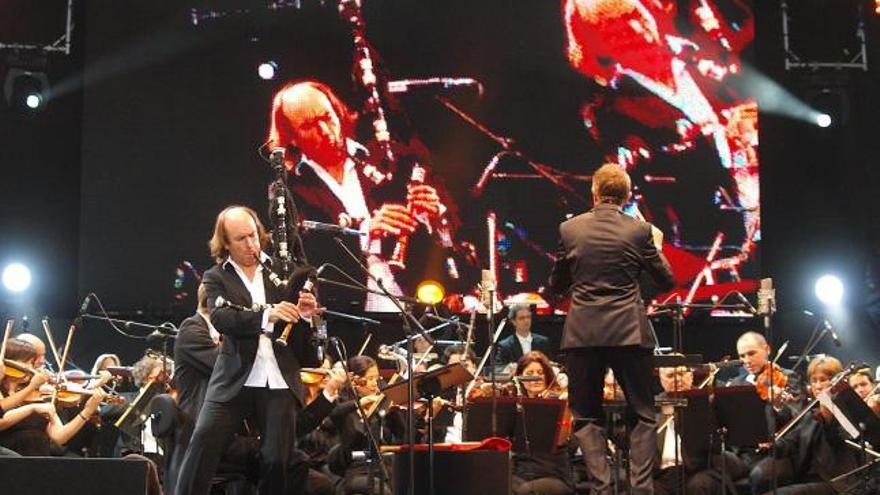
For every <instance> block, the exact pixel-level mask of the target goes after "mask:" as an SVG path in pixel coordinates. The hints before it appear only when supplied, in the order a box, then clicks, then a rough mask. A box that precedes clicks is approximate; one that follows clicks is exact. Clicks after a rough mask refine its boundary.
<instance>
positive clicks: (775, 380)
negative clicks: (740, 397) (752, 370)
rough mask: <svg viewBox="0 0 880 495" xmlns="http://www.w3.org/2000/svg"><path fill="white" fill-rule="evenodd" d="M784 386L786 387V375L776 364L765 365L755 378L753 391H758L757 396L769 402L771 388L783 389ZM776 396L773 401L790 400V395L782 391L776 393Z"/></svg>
mask: <svg viewBox="0 0 880 495" xmlns="http://www.w3.org/2000/svg"><path fill="white" fill-rule="evenodd" d="M786 385H788V375H786V374H785V373H784V372H783V371H782V367H780V366H779V365H778V364H776V363H767V366H764V369H763V370H762V371H761V373H759V374H758V376H756V377H755V389H756V390H757V391H758V396H759V397H761V399H762V400H765V401H767V400H770V391H771V387H772V388H773V389H784V388H785V386H786ZM776 396H777V397H774V399H775V398H780V399H782V400H790V398H791V394H789V393H788V392H785V391H784V390H783V391H782V392H781V393H777V394H776Z"/></svg>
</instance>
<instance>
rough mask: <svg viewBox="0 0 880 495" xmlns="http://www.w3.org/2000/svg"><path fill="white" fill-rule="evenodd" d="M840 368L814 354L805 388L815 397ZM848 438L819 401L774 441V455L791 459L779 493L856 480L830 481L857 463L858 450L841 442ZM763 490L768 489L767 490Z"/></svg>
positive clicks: (821, 493)
mask: <svg viewBox="0 0 880 495" xmlns="http://www.w3.org/2000/svg"><path fill="white" fill-rule="evenodd" d="M841 371H843V366H842V365H841V364H840V361H838V360H837V359H836V358H834V357H831V356H827V357H818V358H815V359H813V360H812V361H810V364H809V365H808V366H807V379H808V381H809V387H808V388H809V392H810V394H811V395H812V396H813V397H815V396H817V395H818V394H820V393H821V392H822V391H824V390H826V389H827V388H828V387H830V386H831V380H832V379H833V378H834V376H835V375H837V374H838V373H840V372H841ZM847 438H849V437H848V434H847V433H846V432H845V431H844V430H843V428H842V427H841V426H840V424H839V423H838V422H837V420H836V419H835V418H834V416H833V415H832V414H831V412H830V411H829V410H828V409H826V408H825V406H824V405H822V404H819V405H818V409H817V410H816V411H815V412H814V413H808V414H807V415H806V416H804V418H803V419H801V420H800V422H799V423H798V424H797V426H795V427H794V428H793V429H792V430H791V431H790V432H788V433H787V434H785V435H783V436H782V437H781V438H779V439H778V440H777V443H776V457H777V458H780V459H788V460H789V461H790V462H791V463H792V468H793V476H792V478H791V481H790V482H789V484H788V485H787V486H780V487H779V488H778V489H777V491H776V493H777V494H779V495H834V494H836V493H840V492H843V491H845V490H846V489H847V487H848V485H850V484H852V483H854V482H858V481H859V477H858V476H855V477H850V479H844V480H841V481H840V482H835V483H831V480H832V479H833V478H835V477H837V476H838V475H841V474H843V473H846V472H849V471H851V470H853V469H855V468H857V467H859V453H858V452H857V451H855V450H854V449H852V448H850V447H849V446H847V445H846V444H845V443H844V440H845V439H847ZM767 493H768V494H769V493H772V491H771V490H768V491H767Z"/></svg>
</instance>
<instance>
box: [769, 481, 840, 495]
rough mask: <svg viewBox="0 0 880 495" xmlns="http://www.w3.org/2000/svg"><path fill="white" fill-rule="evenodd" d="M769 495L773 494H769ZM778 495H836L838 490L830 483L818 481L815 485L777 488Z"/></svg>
mask: <svg viewBox="0 0 880 495" xmlns="http://www.w3.org/2000/svg"><path fill="white" fill-rule="evenodd" d="M767 493H768V495H769V494H772V493H773V492H772V491H771V492H767ZM776 493H777V494H778V495H835V494H836V493H837V490H835V489H834V487H832V486H831V484H830V483H825V482H823V481H817V482H813V483H798V484H796V485H788V486H783V487H780V488H777V490H776Z"/></svg>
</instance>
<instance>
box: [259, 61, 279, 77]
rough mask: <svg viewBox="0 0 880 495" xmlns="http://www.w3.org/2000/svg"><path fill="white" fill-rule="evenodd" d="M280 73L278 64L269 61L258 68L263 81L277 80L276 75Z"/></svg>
mask: <svg viewBox="0 0 880 495" xmlns="http://www.w3.org/2000/svg"><path fill="white" fill-rule="evenodd" d="M277 72H278V64H276V63H275V62H273V61H271V60H269V61H268V62H263V63H262V64H260V65H259V67H257V74H259V75H260V78H261V79H265V80H267V81H269V80H271V79H275V74H276V73H277Z"/></svg>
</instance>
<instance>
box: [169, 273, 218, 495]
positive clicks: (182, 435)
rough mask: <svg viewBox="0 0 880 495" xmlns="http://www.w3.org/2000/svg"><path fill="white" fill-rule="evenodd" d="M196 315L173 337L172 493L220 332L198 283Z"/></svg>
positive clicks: (206, 389)
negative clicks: (174, 422)
mask: <svg viewBox="0 0 880 495" xmlns="http://www.w3.org/2000/svg"><path fill="white" fill-rule="evenodd" d="M197 300H198V303H197V307H196V314H194V315H193V316H190V317H189V318H187V319H185V320H183V322H182V323H181V324H180V326H179V327H178V333H177V338H176V339H175V340H174V364H175V370H174V388H175V390H176V391H177V408H178V410H179V414H178V420H177V427H176V430H175V432H174V437H173V442H172V443H173V447H172V448H171V452H168V453H166V455H167V456H168V462H167V463H166V470H165V486H166V487H168V490H167V491H168V493H169V494H170V493H173V490H174V486H175V484H176V483H177V474H178V470H179V469H180V465H181V463H182V462H183V455H184V454H185V453H186V449H187V447H188V446H189V441H190V438H191V437H192V432H193V429H194V428H195V424H196V419H197V418H198V415H199V411H201V409H202V403H203V402H204V400H205V394H206V392H207V391H208V381H209V379H210V378H211V372H212V371H213V369H214V363H215V362H216V361H217V356H218V354H219V352H220V332H218V331H217V329H216V328H214V325H213V324H212V323H211V313H210V311H209V310H208V294H207V292H206V290H205V284H199V288H198V291H197Z"/></svg>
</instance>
